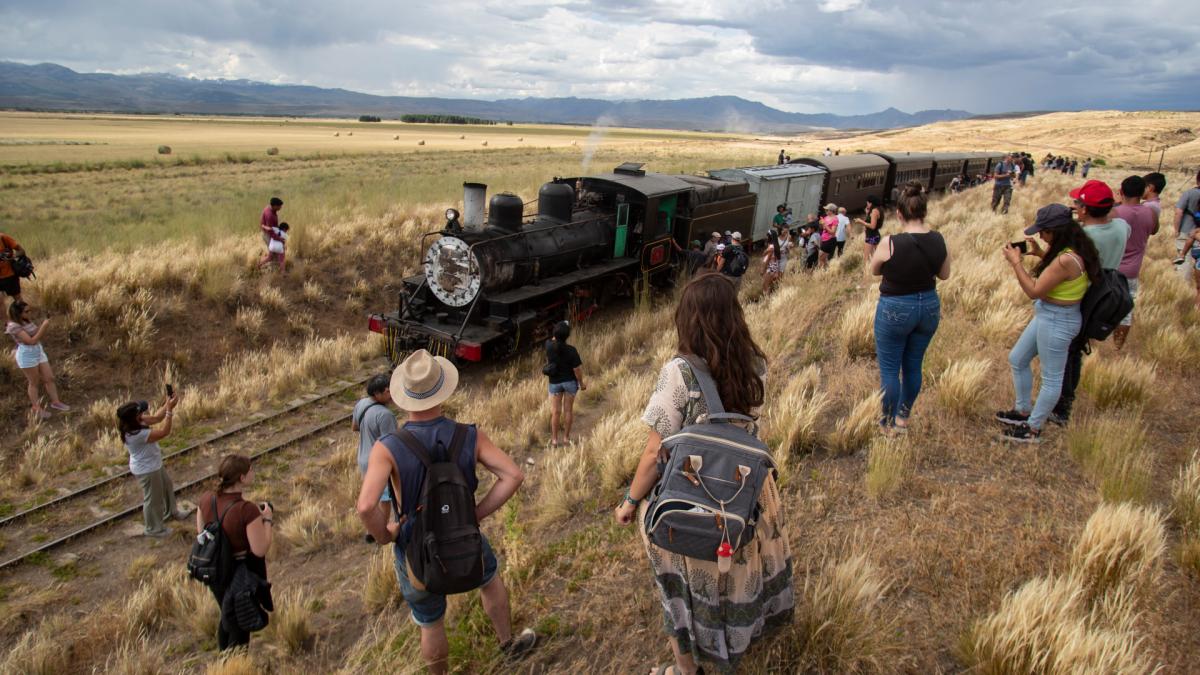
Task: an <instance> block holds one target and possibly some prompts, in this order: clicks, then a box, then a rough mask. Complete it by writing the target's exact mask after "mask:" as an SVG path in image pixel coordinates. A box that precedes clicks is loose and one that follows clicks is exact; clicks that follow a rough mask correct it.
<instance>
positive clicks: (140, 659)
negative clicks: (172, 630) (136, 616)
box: [104, 638, 167, 675]
mask: <svg viewBox="0 0 1200 675" xmlns="http://www.w3.org/2000/svg"><path fill="white" fill-rule="evenodd" d="M166 666H167V663H166V658H165V657H164V655H163V649H161V647H160V645H157V644H152V643H151V642H150V641H149V640H147V639H145V638H142V639H139V640H133V641H129V642H123V643H121V645H120V646H119V647H118V648H117V651H116V653H115V654H113V655H112V656H110V657H109V658H108V659H106V660H105V663H104V672H105V673H113V674H114V675H158V674H159V673H162V672H165V671H166V669H167V668H166Z"/></svg>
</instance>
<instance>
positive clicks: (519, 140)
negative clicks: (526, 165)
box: [517, 136, 525, 143]
mask: <svg viewBox="0 0 1200 675" xmlns="http://www.w3.org/2000/svg"><path fill="white" fill-rule="evenodd" d="M523 140H525V137H524V136H522V137H520V138H518V139H517V142H518V143H520V142H521V141H523Z"/></svg>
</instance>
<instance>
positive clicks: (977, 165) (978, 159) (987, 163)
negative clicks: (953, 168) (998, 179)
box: [963, 152, 992, 180]
mask: <svg viewBox="0 0 1200 675" xmlns="http://www.w3.org/2000/svg"><path fill="white" fill-rule="evenodd" d="M963 154H964V155H966V157H967V161H966V166H965V167H964V168H963V171H965V172H966V174H967V177H968V178H969V179H970V180H974V179H975V177H976V176H984V175H987V174H988V173H990V172H991V166H992V164H991V162H992V160H991V157H992V153H990V152H966V153H963Z"/></svg>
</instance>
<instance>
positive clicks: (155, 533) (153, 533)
mask: <svg viewBox="0 0 1200 675" xmlns="http://www.w3.org/2000/svg"><path fill="white" fill-rule="evenodd" d="M144 534H145V535H146V536H147V537H154V538H155V539H162V538H163V537H169V536H171V530H169V529H167V528H163V529H161V530H147V531H146V532H145V533H144Z"/></svg>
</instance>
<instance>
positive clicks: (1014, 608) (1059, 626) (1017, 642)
mask: <svg viewBox="0 0 1200 675" xmlns="http://www.w3.org/2000/svg"><path fill="white" fill-rule="evenodd" d="M1082 607H1083V591H1082V590H1081V589H1080V588H1079V587H1078V586H1077V585H1075V584H1074V583H1072V582H1071V581H1070V580H1066V579H1041V578H1039V579H1034V580H1032V581H1028V582H1026V583H1025V585H1023V586H1021V588H1020V589H1018V590H1017V591H1015V592H1013V593H1010V594H1009V595H1007V596H1006V597H1005V598H1004V600H1002V601H1001V603H1000V608H999V609H998V610H996V611H995V612H994V613H993V614H991V615H990V616H988V617H987V618H985V619H983V620H982V621H980V622H978V623H976V624H975V626H974V627H973V628H972V629H971V634H970V636H969V637H968V639H967V643H966V657H967V661H968V663H969V664H970V665H973V666H975V667H976V668H977V669H978V671H979V672H981V673H989V674H992V673H994V674H996V675H1001V674H1008V673H1011V674H1013V675H1015V674H1017V673H1053V672H1058V671H1056V670H1054V669H1053V668H1052V666H1053V665H1054V664H1056V663H1057V661H1058V654H1059V652H1060V651H1061V650H1062V644H1061V643H1062V641H1063V639H1064V637H1065V636H1066V635H1068V634H1069V633H1070V632H1071V631H1072V630H1073V628H1074V627H1075V625H1076V624H1077V623H1078V621H1079V618H1078V617H1079V615H1080V614H1081V613H1082Z"/></svg>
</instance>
